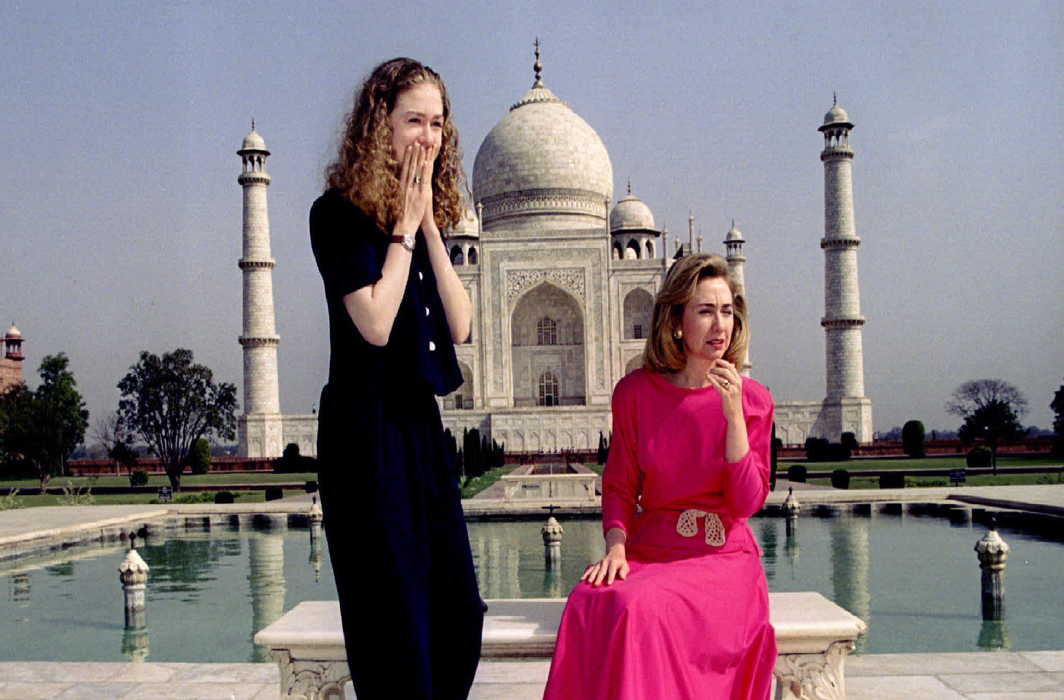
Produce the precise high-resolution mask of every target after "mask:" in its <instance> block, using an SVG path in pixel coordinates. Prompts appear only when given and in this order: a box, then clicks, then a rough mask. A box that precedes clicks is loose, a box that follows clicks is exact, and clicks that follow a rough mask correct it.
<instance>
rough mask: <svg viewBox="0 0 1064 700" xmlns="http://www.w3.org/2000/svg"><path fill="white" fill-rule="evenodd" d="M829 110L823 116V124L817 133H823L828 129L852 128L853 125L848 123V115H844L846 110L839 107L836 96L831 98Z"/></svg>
mask: <svg viewBox="0 0 1064 700" xmlns="http://www.w3.org/2000/svg"><path fill="white" fill-rule="evenodd" d="M832 97H833V99H832V104H831V109H829V110H828V111H827V114H825V115H824V124H823V126H821V127H820V129H819V131H823V130H824V129H827V128H829V127H849V128H851V129H852V128H853V124H852V123H851V122H850V115H849V114H847V113H846V110H845V109H843V108H842V107H840V106H839V98H838V96H832Z"/></svg>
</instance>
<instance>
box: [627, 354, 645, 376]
mask: <svg viewBox="0 0 1064 700" xmlns="http://www.w3.org/2000/svg"><path fill="white" fill-rule="evenodd" d="M642 366H643V353H638V354H636V355H633V356H632V357H631V358H630V359H629V360H628V364H626V365H625V366H624V373H625V374H631V373H632V372H634V371H636V370H637V369H639V368H640V367H642Z"/></svg>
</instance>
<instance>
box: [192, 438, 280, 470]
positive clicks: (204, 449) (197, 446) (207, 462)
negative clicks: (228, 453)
mask: <svg viewBox="0 0 1064 700" xmlns="http://www.w3.org/2000/svg"><path fill="white" fill-rule="evenodd" d="M296 455H297V457H298V455H299V447H298V446H297V447H296ZM188 465H189V467H191V468H192V473H193V474H206V473H207V472H208V471H210V469H211V443H209V442H208V441H207V438H199V439H197V440H196V442H194V443H192V453H191V454H190V455H189V456H188Z"/></svg>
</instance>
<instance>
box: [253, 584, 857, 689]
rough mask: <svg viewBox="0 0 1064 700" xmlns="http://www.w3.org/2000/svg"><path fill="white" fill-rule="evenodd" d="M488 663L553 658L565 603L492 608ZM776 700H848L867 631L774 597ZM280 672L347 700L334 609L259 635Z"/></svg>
mask: <svg viewBox="0 0 1064 700" xmlns="http://www.w3.org/2000/svg"><path fill="white" fill-rule="evenodd" d="M487 602H488V613H487V615H486V617H485V619H484V640H483V646H482V650H481V655H482V657H484V658H549V657H550V656H551V654H552V653H553V652H554V641H555V637H556V635H557V632H558V622H559V620H560V619H561V614H562V609H563V608H564V607H565V599H564V598H529V599H499V600H489V601H487ZM769 605H770V615H771V620H772V625H773V627H774V628H775V630H776V645H777V648H778V652H779V657H778V658H777V661H776V669H775V675H776V698H777V700H813V699H814V698H815V699H816V700H844V699H845V697H846V683H845V660H846V655H847V654H849V653H850V651H852V650H853V646H854V641H855V640H856V639H857V637H859V636H860V635H861V634H863V633H864V631H865V629H866V626H865V623H864V622H862V621H861V620H860V619H859V618H857V617H855V616H854V615H851V614H850V613H849V612H847V611H846V610H844V609H842V608H841V607H839V606H838V605H836V604H835V603H833V602H831V601H830V600H828V599H827V598H825V597H824V596H822V595H820V594H819V593H808V592H801V593H772V594H770V595H769ZM255 643H256V644H260V645H262V646H265V647H268V648H269V650H270V656H271V657H272V658H273V659H274V660H275V661H276V662H277V663H278V664H279V666H280V671H281V688H280V690H281V697H282V698H285V699H286V700H327V699H332V698H336V699H340V698H343V685H344V683H346V682H348V681H349V680H350V674H349V673H348V670H347V662H346V654H345V651H344V639H343V631H342V630H341V627H340V612H339V605H338V604H337V603H336V601H308V602H303V603H300V604H299V605H297V606H296V607H294V608H293V609H292V610H290V611H288V612H287V613H285V615H284V616H283V617H281V618H280V619H279V620H277V622H275V623H273V624H272V625H270V626H269V627H267V628H265V629H263V630H262V631H261V632H259V633H258V634H256V635H255Z"/></svg>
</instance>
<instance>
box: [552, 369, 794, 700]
mask: <svg viewBox="0 0 1064 700" xmlns="http://www.w3.org/2000/svg"><path fill="white" fill-rule="evenodd" d="M742 391H743V413H744V415H745V417H746V427H747V433H748V437H749V442H750V450H749V452H747V454H746V456H744V457H743V458H742V459H740V460H739V461H738V462H728V461H726V460H725V456H724V440H725V431H726V429H727V424H726V422H725V419H724V414H723V411H722V408H721V399H720V395H719V393H718V392H717V390H716V389H715V388H713V387H706V388H703V389H683V388H680V387H677V386H674V385H672V384H671V383H670V382H669V381H668V380H667V379H666V378H665V377H664V376H662V375H660V374H657V373H655V372H651V371H648V370H643V369H639V370H636V371H634V372H632V373H631V374H629V375H628V376H626V377H625V378H624V379H622V380H621V381H620V382H619V383H618V384H617V387H616V388H615V389H614V392H613V442H612V444H611V446H610V454H609V459H608V460H607V462H606V471H605V473H604V475H603V480H602V527H603V531H604V532H606V531H608V530H610V529H611V528H615V527H619V528H621V529H622V530H624V531H625V533H626V535H627V543H626V546H625V550H626V554H627V557H628V563H629V566H630V573H629V574H628V577H627V579H625V580H619V579H618V580H616V581H615V582H614V583H613V584H612V585H608V586H607V585H599V586H591V585H589V584H587V583H585V582H581V583H578V584H577V585H576V587H575V588H574V589H573V592H572V593H571V594H570V595H569V601H568V603H567V604H566V607H565V613H564V614H563V616H562V621H561V626H560V628H559V630H558V641H557V645H556V647H555V650H554V658H553V661H552V663H551V669H550V676H549V678H548V681H547V688H546V692H545V694H544V700H569V699H572V700H576V699H578V698H579V699H580V700H651V699H654V700H657V699H659V698H660V699H662V700H688V699H690V700H694V699H695V698H699V699H703V698H704V699H706V700H739V699H740V698H742V699H744V700H745V699H748V698H749V699H754V698H756V699H757V700H765V699H766V698H768V696H769V692H770V688H771V684H772V668H773V666H774V665H775V661H776V638H775V633H774V632H773V629H772V626H771V624H770V623H769V610H768V586H767V583H766V581H765V571H764V568H763V567H762V565H761V559H760V556H761V549H760V547H759V546H758V544H757V540H756V539H755V538H754V535H753V533H752V532H751V531H750V528H749V526H748V525H747V523H746V520H747V518H748V517H749V516H751V515H753V514H754V513H756V512H757V511H758V509H760V508H761V506H762V505H763V504H764V502H765V498H766V497H767V495H768V483H769V464H770V456H769V450H770V443H771V435H772V420H773V402H772V396H771V395H770V394H769V392H768V390H767V389H766V388H765V387H764V386H762V385H761V384H759V383H758V382H756V381H754V380H753V379H743V387H742ZM637 505H638V507H637ZM722 540H723V541H722Z"/></svg>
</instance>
